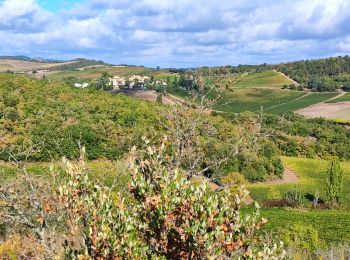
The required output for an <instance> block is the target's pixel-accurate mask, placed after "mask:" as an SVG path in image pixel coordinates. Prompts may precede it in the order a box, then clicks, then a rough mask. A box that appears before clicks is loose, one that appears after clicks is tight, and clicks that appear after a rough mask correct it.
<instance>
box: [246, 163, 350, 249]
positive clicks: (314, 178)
mask: <svg viewBox="0 0 350 260" xmlns="http://www.w3.org/2000/svg"><path fill="white" fill-rule="evenodd" d="M282 159H283V163H284V165H285V167H287V168H289V169H291V170H292V171H294V172H295V173H297V175H298V177H299V178H300V179H299V182H298V183H297V184H279V185H267V184H263V183H262V184H251V185H249V186H248V189H249V191H250V192H251V196H252V197H253V198H254V199H256V200H257V201H260V202H266V201H271V200H279V199H282V198H283V195H284V193H285V192H286V191H287V190H290V189H297V190H300V191H301V192H302V194H303V195H304V196H306V195H308V194H312V195H313V194H315V192H319V194H320V199H323V200H326V193H325V190H326V177H327V169H328V166H329V161H325V160H317V159H302V158H289V157H283V158H282ZM341 166H342V169H343V171H344V200H343V208H344V210H345V209H347V210H348V209H349V205H350V162H343V163H342V164H341ZM303 204H304V207H306V208H308V206H310V205H311V202H310V201H309V200H308V199H307V198H306V197H304V198H303ZM261 216H262V217H264V218H267V219H268V220H269V222H268V224H267V225H266V226H265V228H264V230H267V231H280V230H282V229H284V228H288V227H290V226H292V225H295V224H301V225H312V226H313V227H314V228H315V229H316V230H318V231H319V234H320V238H321V239H323V240H325V241H326V242H327V243H328V244H331V243H335V242H342V241H349V240H350V212H349V211H335V210H307V209H288V208H280V209H278V208H271V209H266V208H264V209H262V210H261Z"/></svg>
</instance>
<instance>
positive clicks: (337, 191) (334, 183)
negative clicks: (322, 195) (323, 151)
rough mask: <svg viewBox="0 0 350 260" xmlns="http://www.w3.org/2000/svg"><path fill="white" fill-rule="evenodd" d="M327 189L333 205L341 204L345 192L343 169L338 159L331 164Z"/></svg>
mask: <svg viewBox="0 0 350 260" xmlns="http://www.w3.org/2000/svg"><path fill="white" fill-rule="evenodd" d="M326 191H327V196H328V199H329V203H330V204H331V205H332V206H336V205H340V202H341V198H342V193H343V171H342V170H341V168H340V162H339V160H338V159H335V160H333V161H332V162H331V164H330V166H329V169H328V179H327V190H326Z"/></svg>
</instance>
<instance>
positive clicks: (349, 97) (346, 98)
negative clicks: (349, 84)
mask: <svg viewBox="0 0 350 260" xmlns="http://www.w3.org/2000/svg"><path fill="white" fill-rule="evenodd" d="M338 102H350V93H346V94H345V95H344V96H341V97H339V98H336V99H333V100H331V101H329V102H328V103H338Z"/></svg>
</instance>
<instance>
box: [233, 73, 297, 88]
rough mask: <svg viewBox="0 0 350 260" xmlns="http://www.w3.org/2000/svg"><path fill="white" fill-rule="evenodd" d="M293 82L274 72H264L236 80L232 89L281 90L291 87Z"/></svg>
mask: <svg viewBox="0 0 350 260" xmlns="http://www.w3.org/2000/svg"><path fill="white" fill-rule="evenodd" d="M293 83H294V82H293V81H292V80H290V79H288V78H287V77H285V76H283V75H281V74H280V73H278V72H275V71H265V72H258V73H253V74H248V75H246V76H243V77H241V78H239V79H238V80H236V81H235V82H234V83H233V84H232V87H234V88H282V87H283V86H284V85H292V84H293Z"/></svg>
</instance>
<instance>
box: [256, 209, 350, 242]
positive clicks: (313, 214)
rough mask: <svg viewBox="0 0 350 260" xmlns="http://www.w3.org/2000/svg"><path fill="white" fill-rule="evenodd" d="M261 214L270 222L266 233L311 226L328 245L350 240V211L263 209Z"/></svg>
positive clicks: (265, 228)
mask: <svg viewBox="0 0 350 260" xmlns="http://www.w3.org/2000/svg"><path fill="white" fill-rule="evenodd" d="M260 213H261V217H263V218H266V219H267V220H268V223H267V224H266V226H265V227H264V228H263V230H266V231H273V232H281V230H283V229H285V228H288V227H291V226H293V225H295V224H299V225H311V226H313V227H314V228H315V229H316V230H317V231H318V233H319V236H320V238H321V239H322V240H324V241H325V242H326V243H327V244H328V245H330V244H332V243H339V242H348V241H349V240H350V212H348V211H334V210H312V211H302V210H291V209H262V210H261V211H260Z"/></svg>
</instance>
